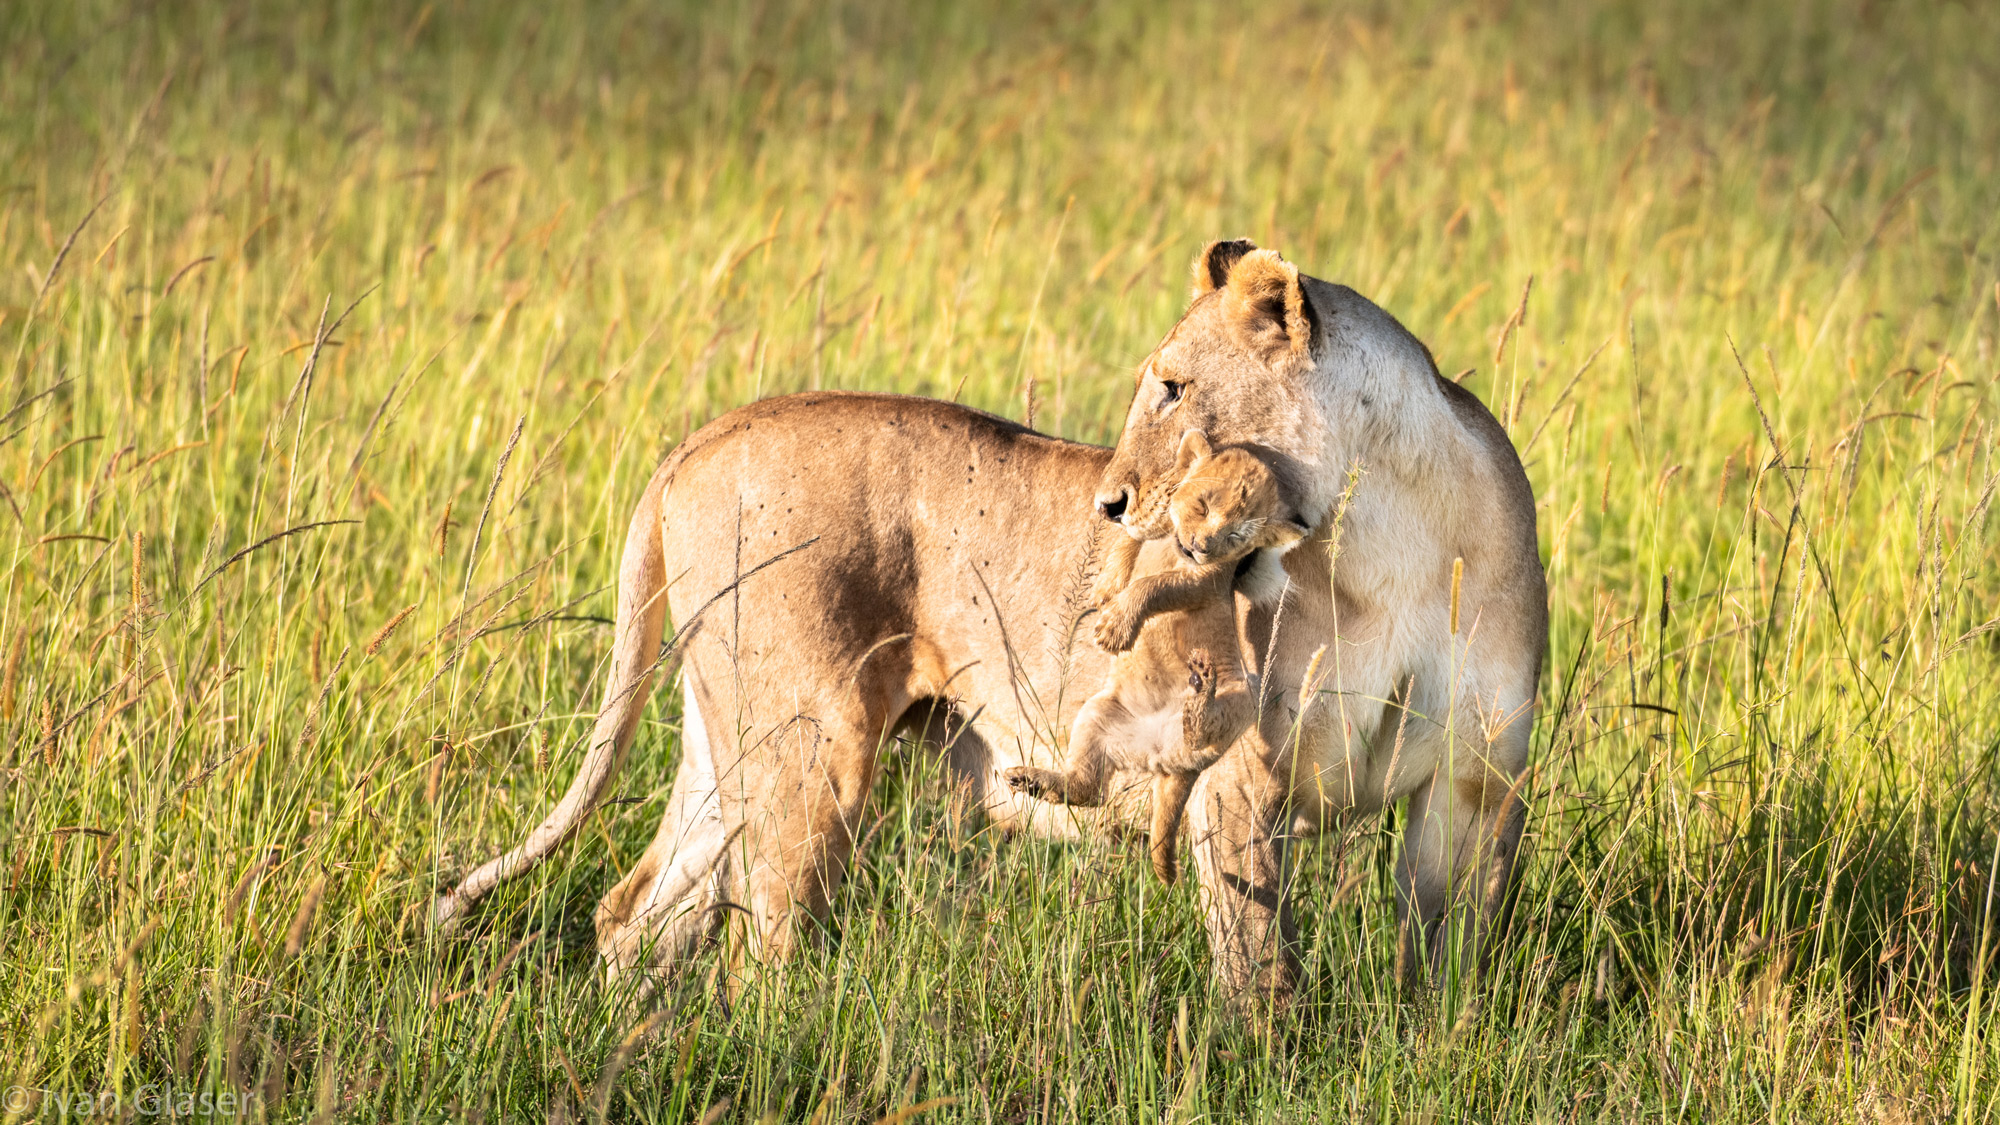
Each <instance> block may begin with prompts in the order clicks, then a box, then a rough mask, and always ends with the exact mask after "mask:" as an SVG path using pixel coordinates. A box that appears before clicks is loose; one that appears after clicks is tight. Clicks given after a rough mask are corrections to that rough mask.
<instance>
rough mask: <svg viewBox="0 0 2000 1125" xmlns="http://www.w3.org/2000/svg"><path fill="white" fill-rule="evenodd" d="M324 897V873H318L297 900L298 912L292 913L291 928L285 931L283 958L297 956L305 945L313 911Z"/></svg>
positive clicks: (288, 958)
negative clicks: (303, 895) (304, 894)
mask: <svg viewBox="0 0 2000 1125" xmlns="http://www.w3.org/2000/svg"><path fill="white" fill-rule="evenodd" d="M325 897H326V874H325V873H324V872H322V873H320V875H319V877H318V878H316V879H314V880H313V881H312V886H310V887H307V888H306V896H305V897H304V898H302V899H300V900H299V909H298V913H296V914H293V915H292V925H291V928H290V929H288V930H286V931H285V960H287V961H289V960H291V959H292V958H294V957H297V956H298V955H299V953H300V952H301V951H302V950H304V949H305V947H306V935H307V934H308V933H309V932H310V931H311V930H312V920H313V912H314V911H316V910H318V909H319V903H320V900H321V899H323V898H325Z"/></svg>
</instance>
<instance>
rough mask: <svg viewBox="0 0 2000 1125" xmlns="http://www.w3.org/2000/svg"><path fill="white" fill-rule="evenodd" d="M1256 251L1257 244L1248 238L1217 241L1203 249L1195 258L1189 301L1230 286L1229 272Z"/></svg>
mask: <svg viewBox="0 0 2000 1125" xmlns="http://www.w3.org/2000/svg"><path fill="white" fill-rule="evenodd" d="M1255 249H1257V244H1256V243H1254V242H1252V241H1250V240H1249V239H1247V238H1223V239H1217V240H1216V241H1214V242H1211V243H1209V244H1208V245H1206V246H1204V247H1202V248H1201V253H1199V254H1196V255H1195V256H1194V271H1193V272H1194V285H1193V291H1192V292H1190V293H1189V294H1188V299H1189V300H1193V299H1194V298H1196V297H1200V296H1203V295H1204V294H1208V293H1213V292H1215V291H1216V290H1217V289H1220V288H1222V287H1223V286H1225V285H1227V284H1229V271H1230V270H1231V269H1233V268H1234V267H1235V265H1236V263H1237V262H1239V261H1241V260H1242V259H1243V255H1245V254H1248V253H1250V252H1251V251H1252V250H1255Z"/></svg>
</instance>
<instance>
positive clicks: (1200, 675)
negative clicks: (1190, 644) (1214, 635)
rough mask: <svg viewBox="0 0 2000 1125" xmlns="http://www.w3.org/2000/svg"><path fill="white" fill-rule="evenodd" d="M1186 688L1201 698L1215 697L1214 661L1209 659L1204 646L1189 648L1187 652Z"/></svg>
mask: <svg viewBox="0 0 2000 1125" xmlns="http://www.w3.org/2000/svg"><path fill="white" fill-rule="evenodd" d="M1187 670H1188V690H1189V691H1191V692H1193V693H1194V694H1195V695H1197V696H1200V697H1202V698H1203V700H1204V701H1206V700H1209V699H1214V698H1215V661H1213V660H1211V659H1209V656H1208V650H1207V649H1205V648H1191V649H1189V650H1188V652H1187Z"/></svg>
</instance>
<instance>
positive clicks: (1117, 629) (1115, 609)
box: [1097, 602, 1139, 652]
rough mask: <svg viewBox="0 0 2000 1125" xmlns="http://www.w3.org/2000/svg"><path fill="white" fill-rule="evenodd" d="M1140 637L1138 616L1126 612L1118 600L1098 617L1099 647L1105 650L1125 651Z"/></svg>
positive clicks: (1105, 608)
mask: <svg viewBox="0 0 2000 1125" xmlns="http://www.w3.org/2000/svg"><path fill="white" fill-rule="evenodd" d="M1138 639H1139V620H1138V618H1136V617H1134V616H1132V615H1131V614H1129V613H1126V612H1125V611H1124V610H1123V608H1122V607H1120V606H1119V605H1118V604H1117V603H1116V602H1113V603H1112V604H1111V605H1108V606H1106V607H1104V609H1103V611H1102V612H1101V613H1099V615H1098V618H1097V647H1098V648H1100V649H1102V650H1104V651H1105V652H1124V651H1126V650H1127V649H1129V648H1131V647H1132V642H1134V641H1136V640H1138Z"/></svg>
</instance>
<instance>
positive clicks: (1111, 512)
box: [1097, 487, 1132, 523]
mask: <svg viewBox="0 0 2000 1125" xmlns="http://www.w3.org/2000/svg"><path fill="white" fill-rule="evenodd" d="M1131 502H1132V490H1131V489H1129V488H1123V487H1121V488H1119V489H1118V491H1116V492H1112V493H1103V492H1100V493H1098V494H1097V514H1098V515H1100V516H1103V517H1104V518H1105V519H1108V520H1110V521H1111V522H1113V523H1117V522H1118V521H1119V520H1121V519H1124V518H1125V507H1126V505H1128V504H1130V503H1131Z"/></svg>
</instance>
